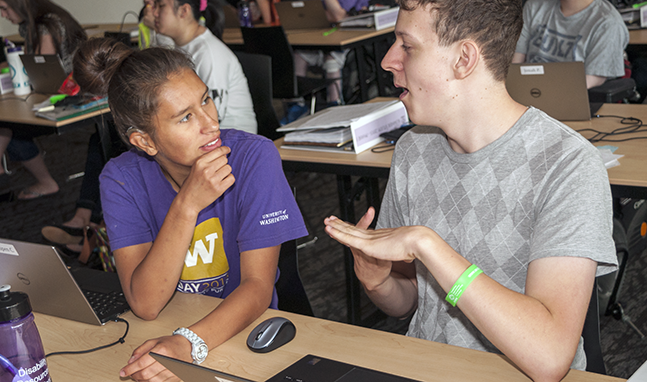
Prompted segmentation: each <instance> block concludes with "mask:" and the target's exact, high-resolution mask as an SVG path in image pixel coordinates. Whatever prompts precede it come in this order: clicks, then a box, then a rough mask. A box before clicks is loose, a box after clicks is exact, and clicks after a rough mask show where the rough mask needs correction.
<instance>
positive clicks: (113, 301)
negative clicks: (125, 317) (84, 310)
mask: <svg viewBox="0 0 647 382" xmlns="http://www.w3.org/2000/svg"><path fill="white" fill-rule="evenodd" d="M83 294H84V295H85V298H86V299H87V300H88V302H89V303H90V306H92V309H94V312H95V313H96V314H97V316H98V317H99V319H100V320H101V322H105V321H108V320H110V319H112V318H113V317H117V316H118V315H119V314H121V313H123V312H124V311H125V310H126V309H128V302H126V297H125V296H124V293H123V292H121V291H113V292H109V293H101V292H94V291H89V290H84V291H83Z"/></svg>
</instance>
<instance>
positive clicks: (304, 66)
mask: <svg viewBox="0 0 647 382" xmlns="http://www.w3.org/2000/svg"><path fill="white" fill-rule="evenodd" d="M307 72H308V62H307V61H306V60H304V59H303V57H301V55H300V54H299V53H295V54H294V74H296V76H297V77H305V76H306V74H307Z"/></svg>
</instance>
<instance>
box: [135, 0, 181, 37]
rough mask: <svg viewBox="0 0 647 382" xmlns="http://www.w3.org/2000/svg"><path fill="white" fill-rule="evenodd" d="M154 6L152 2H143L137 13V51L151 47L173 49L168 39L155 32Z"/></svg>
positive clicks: (146, 0)
mask: <svg viewBox="0 0 647 382" xmlns="http://www.w3.org/2000/svg"><path fill="white" fill-rule="evenodd" d="M154 5H155V1H154V0H144V6H143V7H142V9H141V11H139V41H138V46H139V49H146V48H150V47H151V46H168V47H173V46H174V44H175V43H174V42H173V40H172V39H171V38H170V37H167V36H164V35H163V34H161V33H157V31H155V15H154V14H153V6H154Z"/></svg>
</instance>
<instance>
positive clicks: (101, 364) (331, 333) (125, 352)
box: [36, 293, 623, 382]
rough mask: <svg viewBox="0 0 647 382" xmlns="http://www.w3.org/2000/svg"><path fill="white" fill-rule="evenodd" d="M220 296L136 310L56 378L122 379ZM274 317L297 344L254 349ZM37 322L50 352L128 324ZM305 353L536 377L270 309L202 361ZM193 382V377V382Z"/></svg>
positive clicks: (404, 370) (253, 370)
mask: <svg viewBox="0 0 647 382" xmlns="http://www.w3.org/2000/svg"><path fill="white" fill-rule="evenodd" d="M220 301H221V300H219V299H216V298H213V297H206V296H198V295H188V294H182V293H176V295H175V296H174V297H173V299H172V300H171V302H170V303H169V304H168V305H167V306H166V308H164V310H163V311H162V313H161V314H160V315H159V317H158V318H157V319H156V320H155V321H148V322H146V321H142V320H140V319H138V318H136V317H135V316H134V315H133V314H132V313H127V314H125V315H124V316H123V318H124V319H126V320H127V321H128V322H129V323H130V331H129V333H128V336H127V337H126V341H125V343H124V344H119V345H115V346H113V347H111V348H108V349H104V350H100V351H97V352H94V353H89V354H83V355H60V356H52V357H49V358H48V359H47V363H48V366H49V371H50V373H51V375H52V379H53V380H54V381H66V382H77V381H78V382H86V381H88V380H92V381H100V382H101V381H119V380H123V379H120V378H119V370H120V369H121V368H122V367H123V366H125V365H126V363H127V361H128V359H129V358H130V355H131V353H132V351H133V350H134V349H135V348H136V347H137V346H139V345H141V344H142V343H143V342H144V341H145V340H148V339H151V338H155V337H159V336H163V335H169V334H170V333H171V332H172V331H173V330H174V329H176V328H177V327H179V326H188V325H190V324H192V323H193V322H195V321H197V320H198V319H200V318H202V317H203V316H205V315H206V314H207V313H208V312H210V311H211V310H212V309H213V308H214V307H216V306H217V305H218V304H219V303H220ZM274 316H283V317H287V318H288V319H290V320H291V321H292V322H293V323H294V324H295V326H296V328H297V335H296V337H295V338H294V340H292V341H291V342H290V343H288V344H286V345H284V346H283V347H281V348H279V349H277V350H275V351H273V352H271V353H266V354H259V353H254V352H252V351H250V350H249V349H247V346H246V345H245V341H246V340H247V335H248V334H249V332H250V331H251V329H252V328H253V327H254V326H256V325H257V324H258V323H260V322H261V321H262V320H264V319H266V318H270V317H274ZM36 325H37V326H38V330H39V332H40V335H41V338H42V340H43V346H44V347H45V352H46V353H49V352H53V351H64V350H80V349H87V348H91V347H96V346H99V345H102V344H107V343H110V342H113V341H115V340H117V339H118V338H119V337H121V336H122V334H123V332H124V329H125V324H123V323H114V322H111V323H108V324H106V325H105V326H103V327H98V326H93V325H88V324H82V323H78V322H74V321H69V320H65V319H61V318H56V317H52V316H47V315H43V314H36ZM306 354H315V355H319V356H322V357H326V358H332V359H336V360H340V361H343V362H348V363H352V364H356V365H360V366H364V367H368V368H372V369H376V370H380V371H383V372H387V373H393V374H399V375H403V376H406V377H409V378H413V379H417V380H421V381H443V382H444V381H470V382H471V381H482V382H495V381H496V382H501V381H503V382H507V381H529V379H528V378H527V377H526V376H525V375H524V374H522V373H521V372H520V371H519V370H518V369H517V368H516V367H515V366H513V365H512V364H510V363H509V362H508V361H507V359H506V358H505V357H503V356H501V355H496V354H492V353H486V352H480V351H476V350H470V349H464V348H459V347H455V346H450V345H444V344H439V343H436V342H431V341H425V340H420V339H416V338H409V337H405V336H402V335H399V334H393V333H387V332H381V331H377V330H373V329H367V328H362V327H357V326H351V325H347V324H342V323H337V322H333V321H326V320H322V319H318V318H313V317H307V316H300V315H296V314H291V313H287V312H279V311H274V310H268V311H267V312H265V313H264V314H263V315H262V316H261V317H260V318H259V319H258V320H257V321H256V322H254V323H252V325H250V326H249V327H248V328H246V329H245V330H243V331H242V332H241V333H239V334H238V335H236V336H234V337H233V338H232V339H230V340H229V341H227V342H225V343H224V344H222V345H221V346H219V347H218V348H216V349H213V350H211V351H210V353H209V356H208V357H207V359H206V361H205V362H204V363H203V366H205V367H208V368H212V369H218V370H221V371H224V372H227V373H230V374H235V375H239V376H241V377H245V378H249V379H251V380H254V381H265V380H266V379H268V378H270V377H271V376H273V375H274V374H276V373H278V372H279V371H281V370H283V369H284V368H285V367H287V366H288V365H290V364H292V363H293V362H295V361H297V360H298V359H300V358H301V357H302V356H304V355H306ZM564 381H565V382H584V381H587V382H619V381H623V379H619V378H614V377H609V376H603V375H599V374H592V373H586V372H582V371H577V370H571V371H570V372H569V373H568V374H567V375H566V377H565V378H564ZM191 382H192V381H191Z"/></svg>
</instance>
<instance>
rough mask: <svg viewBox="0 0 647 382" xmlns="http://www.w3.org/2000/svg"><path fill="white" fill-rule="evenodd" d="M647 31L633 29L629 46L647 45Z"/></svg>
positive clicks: (630, 33) (630, 32)
mask: <svg viewBox="0 0 647 382" xmlns="http://www.w3.org/2000/svg"><path fill="white" fill-rule="evenodd" d="M646 44H647V29H632V30H630V31H629V45H646Z"/></svg>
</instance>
